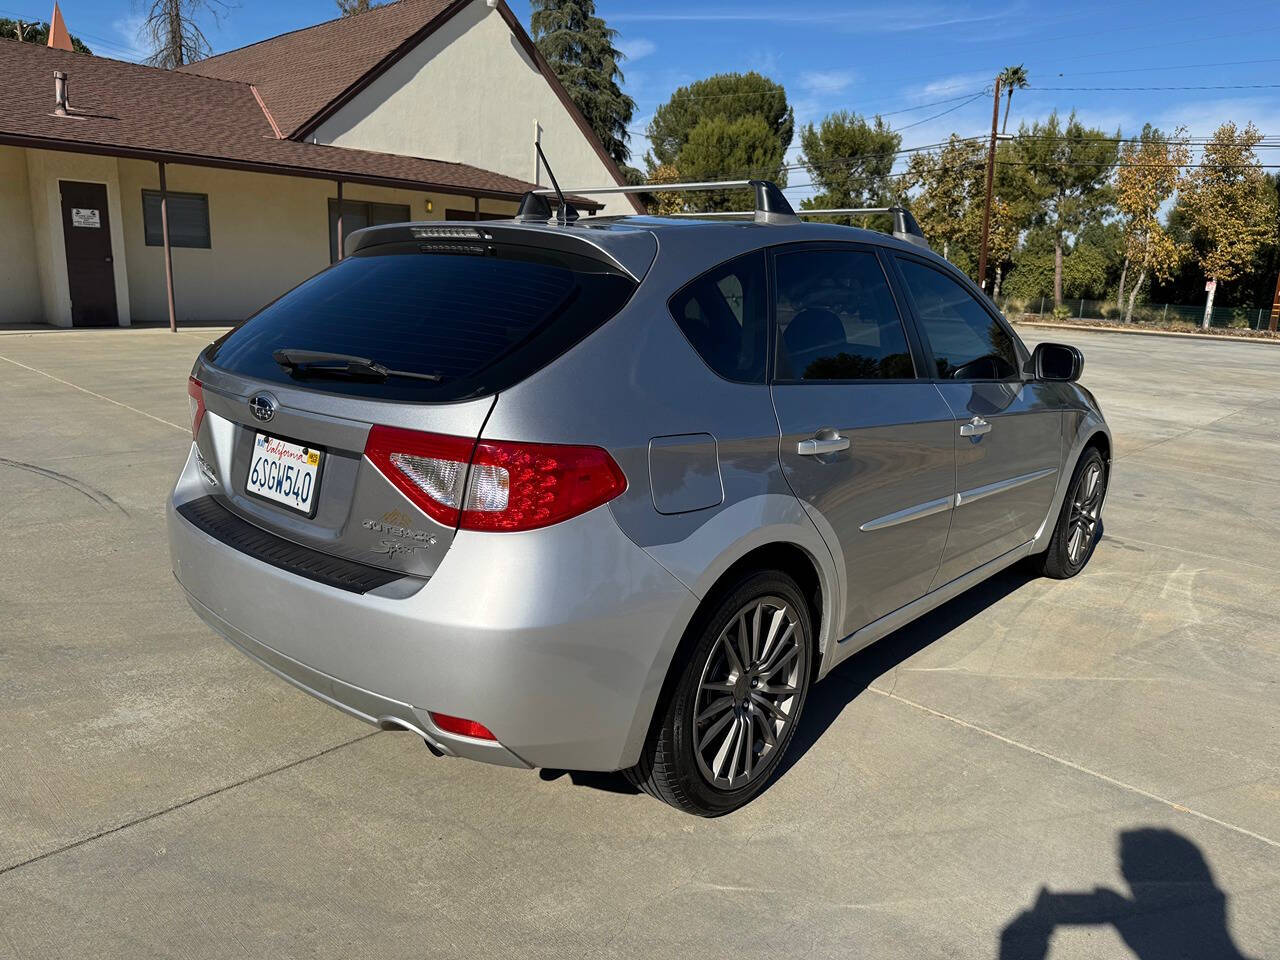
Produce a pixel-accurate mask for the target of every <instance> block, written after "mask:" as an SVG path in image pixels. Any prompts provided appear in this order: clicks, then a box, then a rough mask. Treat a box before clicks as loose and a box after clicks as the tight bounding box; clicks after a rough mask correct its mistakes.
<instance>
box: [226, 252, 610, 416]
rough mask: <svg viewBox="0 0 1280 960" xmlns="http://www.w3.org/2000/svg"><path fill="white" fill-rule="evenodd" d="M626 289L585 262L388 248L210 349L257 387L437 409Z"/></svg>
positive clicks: (537, 357) (342, 268) (554, 341)
mask: <svg viewBox="0 0 1280 960" xmlns="http://www.w3.org/2000/svg"><path fill="white" fill-rule="evenodd" d="M635 287H636V283H635V281H634V280H632V279H631V278H630V277H628V276H626V275H625V274H623V273H622V272H621V271H619V270H618V269H617V268H615V267H613V266H611V265H609V264H606V263H603V262H600V261H597V260H593V259H591V258H589V257H585V256H578V255H576V254H569V253H563V252H560V251H552V250H545V249H541V248H534V247H521V246H515V245H509V244H506V245H504V244H492V243H487V244H475V245H474V246H472V245H465V244H447V245H446V244H440V243H396V244H386V245H383V246H378V247H374V248H372V249H369V250H365V251H361V252H359V253H357V254H355V255H354V256H351V257H348V258H347V259H345V260H342V261H340V262H339V263H336V264H334V265H333V266H332V267H330V268H329V269H327V270H325V271H324V272H322V273H319V274H317V275H316V276H314V277H312V278H311V279H310V280H307V281H306V282H305V283H303V284H302V285H301V286H299V287H296V288H295V289H293V290H292V291H290V292H289V293H287V294H285V295H284V296H283V297H281V298H280V299H279V300H276V301H275V302H274V303H272V304H271V305H270V306H268V307H266V308H265V309H263V310H261V311H260V312H259V313H257V314H256V315H255V316H253V317H252V318H250V319H249V320H247V321H246V322H245V323H244V324H242V325H241V326H239V327H237V328H236V329H235V330H233V331H231V333H229V334H227V335H226V336H225V337H223V338H222V339H221V340H219V341H218V342H217V343H215V344H214V345H213V347H212V348H211V350H210V352H209V353H208V354H207V355H206V358H205V359H206V360H208V361H209V362H211V363H213V364H214V365H215V366H217V367H218V368H219V369H222V370H226V371H229V372H231V373H238V374H242V375H244V376H246V377H253V378H255V379H259V380H268V381H274V382H276V383H290V384H294V385H297V386H301V387H309V388H311V389H316V390H324V391H326V392H330V393H346V394H351V395H355V396H361V397H373V398H378V399H389V400H409V401H435V402H439V401H446V400H460V399H465V398H467V397H474V396H482V395H484V394H488V393H493V392H496V391H498V390H504V389H506V388H507V387H509V386H512V385H513V384H515V383H517V382H519V381H520V380H522V379H524V378H525V377H527V376H529V375H530V374H531V373H533V372H534V371H535V370H538V369H540V368H541V367H543V366H545V365H546V364H548V363H550V362H551V361H552V360H554V359H555V358H556V357H558V356H560V355H561V354H562V353H564V352H565V351H566V350H568V349H569V347H571V346H573V344H575V343H577V342H578V341H579V340H581V339H582V338H583V337H585V336H586V335H587V334H588V333H590V332H591V331H592V330H594V329H595V328H596V327H598V326H600V325H601V324H602V323H604V322H605V321H606V320H608V319H609V318H610V317H612V316H613V315H614V314H615V313H617V312H618V311H619V310H620V309H621V308H622V307H623V305H624V304H625V303H626V302H627V300H628V299H629V298H630V296H631V294H632V293H633V292H634V291H635ZM280 349H292V350H306V351H318V352H323V353H339V354H348V355H352V356H357V357H363V358H366V359H369V360H373V361H376V362H377V363H380V364H382V365H383V366H385V367H388V368H390V369H392V370H399V371H407V372H410V373H418V374H429V375H432V376H438V377H439V380H438V381H430V380H422V379H413V378H407V377H396V376H392V377H390V378H388V379H386V380H376V379H370V378H364V379H359V378H347V377H341V378H340V377H336V376H321V375H317V374H315V373H312V374H309V375H304V374H291V373H289V372H287V371H286V370H284V369H283V368H282V367H280V366H279V365H278V364H277V363H276V362H275V361H274V360H273V359H272V353H273V352H274V351H276V350H280Z"/></svg>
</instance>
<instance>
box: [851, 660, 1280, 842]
mask: <svg viewBox="0 0 1280 960" xmlns="http://www.w3.org/2000/svg"><path fill="white" fill-rule="evenodd" d="M867 689H868V690H869V691H871V692H872V693H878V694H879V695H880V696H882V697H887V698H888V699H890V700H896V701H897V702H898V703H902V704H905V705H906V706H908V707H912V708H914V709H916V710H921V711H923V712H925V713H928V714H932V715H933V716H935V717H939V718H941V719H943V720H948V721H950V722H951V723H954V724H956V725H957V726H961V727H964V728H965V729H966V730H972V731H974V732H975V733H980V734H982V735H984V736H987V737H991V738H992V739H994V740H999V741H1000V742H1001V743H1003V744H1006V745H1008V746H1011V747H1016V748H1017V749H1019V750H1025V751H1026V752H1027V753H1031V754H1035V755H1036V756H1037V757H1041V758H1043V759H1045V760H1052V761H1053V762H1054V763H1058V764H1061V765H1062V766H1064V767H1068V768H1070V769H1072V770H1075V771H1076V772H1078V773H1083V774H1087V775H1088V776H1091V777H1094V778H1096V779H1098V780H1101V781H1103V782H1104V783H1109V784H1111V785H1112V786H1113V787H1119V788H1120V789H1121V790H1127V791H1129V792H1130V793H1136V794H1138V795H1139V796H1141V797H1145V798H1146V799H1148V800H1154V801H1155V802H1156V803H1161V804H1164V805H1165V806H1166V807H1169V808H1170V809H1173V810H1176V811H1178V812H1179V813H1185V814H1187V815H1188V816H1192V817H1196V818H1197V819H1199V820H1204V821H1206V822H1208V823H1212V824H1214V825H1215V826H1219V827H1222V828H1223V829H1225V830H1230V831H1232V832H1233V833H1238V834H1241V835H1242V836H1246V837H1250V838H1251V839H1253V840H1258V841H1260V842H1261V843H1265V844H1266V845H1267V846H1269V847H1275V848H1276V849H1278V850H1280V840H1273V839H1272V838H1270V837H1265V836H1263V835H1262V834H1260V833H1255V832H1254V831H1252V830H1249V829H1247V828H1245V827H1242V826H1240V825H1238V824H1235V823H1230V822H1228V821H1226V820H1221V819H1219V818H1218V817H1215V816H1212V815H1211V814H1208V813H1204V812H1203V811H1200V810H1196V809H1193V808H1192V807H1188V806H1186V805H1185V804H1181V803H1178V802H1177V801H1176V800H1170V799H1169V798H1168V797H1162V796H1160V795H1159V794H1158V793H1152V792H1151V791H1150V790H1144V789H1142V788H1141V787H1138V786H1134V785H1133V784H1131V783H1125V782H1124V781H1123V780H1117V779H1116V778H1115V777H1109V776H1107V775H1106V774H1105V773H1101V772H1100V771H1097V770H1093V769H1091V768H1089V767H1086V766H1084V765H1083V764H1079V763H1076V762H1075V761H1073V760H1068V759H1066V758H1065V757H1059V756H1057V755H1056V754H1052V753H1049V752H1048V751H1045V750H1041V749H1040V748H1039V747H1033V746H1031V744H1029V743H1023V742H1022V741H1020V740H1014V739H1013V738H1012V737H1006V736H1004V735H1003V734H999V733H996V732H995V731H994V730H988V729H987V728H986V727H983V726H979V725H978V724H976V723H970V722H969V721H968V720H962V719H960V718H959V717H956V716H952V715H951V714H949V713H943V712H942V711H941V710H935V709H933V707H926V706H925V705H924V704H923V703H917V702H916V701H914V700H910V699H908V698H906V697H903V696H900V695H898V694H896V693H893V692H892V691H888V690H881V689H880V688H878V687H876V686H874V685H873V686H869V687H867Z"/></svg>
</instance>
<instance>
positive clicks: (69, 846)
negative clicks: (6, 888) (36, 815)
mask: <svg viewBox="0 0 1280 960" xmlns="http://www.w3.org/2000/svg"><path fill="white" fill-rule="evenodd" d="M381 732H382V731H380V730H373V731H371V732H369V733H365V734H361V735H360V736H358V737H354V738H352V739H351V740H344V741H343V742H342V743H336V744H334V745H333V746H331V747H325V748H324V749H323V750H319V751H317V752H315V753H311V754H308V755H307V756H305V757H299V758H298V759H296V760H290V761H289V762H288V763H284V764H281V765H280V766H278V767H272V768H271V769H270V770H263V771H262V772H261V773H255V774H254V775H253V776H251V777H245V778H244V779H242V780H236V781H234V782H233V783H225V784H223V785H222V786H220V787H215V788H214V789H212V790H206V791H205V792H204V793H201V794H199V795H198V796H194V797H188V798H187V799H186V800H181V801H179V802H178V803H175V804H172V805H171V806H168V807H165V808H164V809H162V810H154V811H152V812H151V813H147V814H144V815H142V816H140V817H135V818H134V819H132V820H128V821H126V822H125V823H121V824H117V825H116V826H114V827H108V828H107V829H105V830H99V831H98V832H97V833H94V834H90V835H89V836H87V837H81V838H80V839H78V840H72V841H71V842H70V843H64V844H63V845H62V846H60V847H55V848H54V849H52V850H46V851H44V853H38V854H36V855H35V856H34V857H29V858H27V859H26V860H22V861H20V862H18V863H11V864H9V865H8V866H4V867H0V877H2V876H4V875H5V874H7V873H12V872H13V871H14V870H19V869H21V868H22V867H29V866H31V865H32V864H34V863H39V862H41V861H42V860H48V859H49V858H50V857H56V856H58V855H59V854H61V853H66V852H68V851H69V850H75V849H76V848H78V847H83V846H85V845H86V844H89V843H93V842H94V841H96V840H101V839H103V838H104V837H109V836H111V835H113V834H116V833H120V832H122V831H124V830H128V829H130V828H132V827H137V826H140V825H141V824H144V823H147V822H149V821H151V820H156V819H158V818H160V817H163V816H166V815H167V814H170V813H173V812H174V811H176V810H181V809H183V808H184V807H189V806H191V805H192V804H194V803H199V802H200V801H201V800H208V799H209V798H210V797H216V796H218V795H219V794H222V793H227V792H228V791H230V790H235V789H236V788H238V787H243V786H247V785H248V784H251V783H257V782H258V781H259V780H265V779H266V778H267V777H270V776H274V775H275V774H277V773H283V772H284V771H286V770H292V769H293V768H294V767H300V766H302V765H303V764H304V763H309V762H310V761H312V760H318V759H320V758H321V757H325V756H328V755H329V754H331V753H335V752H336V751H338V750H341V749H343V748H344V747H349V746H351V745H353V744H356V743H360V742H361V741H363V740H368V739H369V738H370V737H376V736H377V735H378V734H379V733H381Z"/></svg>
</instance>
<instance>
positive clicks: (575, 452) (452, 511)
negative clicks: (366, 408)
mask: <svg viewBox="0 0 1280 960" xmlns="http://www.w3.org/2000/svg"><path fill="white" fill-rule="evenodd" d="M364 452H365V456H367V457H368V458H369V459H370V461H372V462H373V464H374V465H375V466H376V467H377V468H378V469H379V470H381V471H382V473H383V474H384V475H385V476H386V477H387V479H389V480H390V481H391V482H392V483H394V484H395V485H396V487H397V488H399V490H400V491H401V492H402V493H404V495H405V496H407V497H408V498H409V499H410V500H412V501H413V502H414V503H415V504H417V505H418V506H419V507H420V508H421V509H422V510H423V511H424V512H425V513H426V514H427V515H428V516H429V517H431V518H432V519H433V520H435V521H436V522H438V523H442V524H444V525H446V526H454V525H457V526H459V527H460V528H461V529H463V530H498V531H516V530H534V529H537V528H538V527H548V526H551V525H552V524H553V523H560V522H561V521H562V520H568V519H570V518H571V517H576V516H578V514H581V513H586V512H587V511H588V510H591V509H592V508H594V507H598V506H600V505H601V504H602V503H607V502H608V501H610V500H612V499H613V498H614V497H616V496H617V495H618V494H620V493H622V491H623V490H625V489H626V488H627V480H626V477H625V476H623V473H622V471H621V470H620V469H619V468H618V465H617V464H616V463H615V462H614V460H613V458H612V457H611V456H609V454H608V452H607V451H605V450H601V449H600V448H599V447H585V446H569V445H564V444H549V443H516V442H513V441H509V440H485V441H481V442H480V443H475V442H473V441H471V440H467V439H465V438H463V437H448V436H441V435H439V434H434V433H419V432H417V431H415V430H402V429H400V428H398V427H373V428H372V429H371V430H370V431H369V439H368V441H367V442H366V443H365V450H364ZM468 466H469V467H470V470H469V471H468Z"/></svg>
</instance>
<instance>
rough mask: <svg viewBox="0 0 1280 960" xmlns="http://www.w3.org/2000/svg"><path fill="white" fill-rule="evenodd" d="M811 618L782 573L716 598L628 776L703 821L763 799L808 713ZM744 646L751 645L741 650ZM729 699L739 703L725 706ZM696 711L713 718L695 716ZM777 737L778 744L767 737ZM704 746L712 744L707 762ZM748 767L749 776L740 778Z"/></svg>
mask: <svg viewBox="0 0 1280 960" xmlns="http://www.w3.org/2000/svg"><path fill="white" fill-rule="evenodd" d="M755 610H759V611H760V614H759V615H758V616H757V614H756V613H755V612H754V611H755ZM778 616H781V620H780V621H779V625H778V627H777V630H776V632H772V631H770V630H769V626H770V625H771V624H773V623H774V622H775V618H776V617H778ZM810 621H811V616H810V612H809V606H808V604H807V603H806V602H805V599H804V595H803V594H802V593H801V591H800V588H799V587H798V586H797V585H796V582H795V581H794V580H793V579H792V578H791V577H789V576H787V575H786V574H785V573H782V572H780V571H776V570H770V571H762V572H757V573H750V574H746V575H744V577H743V578H742V579H741V580H739V581H738V582H737V583H736V584H734V585H732V586H730V587H728V589H726V590H723V591H719V592H718V593H717V594H716V595H715V596H714V597H710V598H708V600H707V602H706V603H704V606H703V608H702V609H701V610H700V611H699V615H698V616H696V617H695V618H694V621H693V623H692V624H690V627H689V631H690V632H689V634H688V635H687V637H686V640H687V641H689V642H687V643H686V644H683V645H682V648H683V649H685V650H687V653H686V654H685V655H684V656H682V658H681V659H680V661H678V662H677V663H676V664H674V665H673V667H672V669H673V670H679V671H680V673H679V674H678V675H677V676H675V677H674V678H673V679H674V684H673V685H672V686H671V688H670V691H669V693H668V695H667V696H666V697H665V700H664V701H663V702H660V703H659V705H658V715H657V716H656V717H655V718H654V723H653V727H652V728H651V730H650V733H649V739H648V740H647V742H646V743H645V746H644V750H643V751H642V753H641V756H640V762H639V763H638V764H637V765H636V766H634V767H632V768H631V769H630V770H627V771H625V773H626V777H627V779H628V780H630V782H631V783H632V784H633V785H635V786H636V787H638V788H639V789H641V790H643V791H645V792H646V793H648V794H650V795H651V796H653V797H656V798H657V799H659V800H662V801H664V802H665V803H669V804H671V805H672V806H673V807H676V808H678V809H680V810H684V811H686V812H687V813H693V814H697V815H699V816H703V817H718V816H721V815H723V814H726V813H731V812H732V811H734V810H737V809H738V808H739V807H741V806H743V805H744V804H746V803H748V802H750V801H751V800H752V799H753V798H754V797H756V796H757V795H758V794H759V793H760V792H761V791H762V790H764V789H765V787H766V786H768V784H769V781H770V779H771V778H772V777H773V774H774V773H775V772H776V770H777V767H778V763H779V762H780V761H781V759H782V756H783V755H784V754H785V753H786V750H787V747H788V746H790V744H791V740H792V738H793V737H794V735H795V731H796V727H797V725H798V723H799V720H800V714H801V712H802V711H803V709H804V702H805V698H806V696H807V694H808V688H809V683H810V680H811V678H812V674H813V664H814V642H813V628H812V625H811V622H810ZM743 642H745V644H746V646H745V647H744V646H740V645H737V644H740V643H743ZM770 644H772V646H770ZM793 646H794V648H795V652H794V653H792V652H791V650H792V647H793ZM744 650H745V651H746V652H747V653H748V654H750V655H751V662H750V663H747V659H748V658H747V657H745V656H743V655H742V654H743V651H744ZM757 650H758V651H759V655H758V656H757V654H756V652H755V651H757ZM731 658H732V659H731ZM735 664H736V665H737V667H738V672H737V673H736V676H737V678H738V679H737V680H734V679H733V678H734V677H735V671H734V669H733V665H735ZM722 671H726V672H723V673H722ZM787 691H791V692H790V693H788V692H787ZM774 698H779V699H777V700H776V701H775V699H774ZM782 698H785V699H782ZM725 700H732V703H730V704H729V705H728V706H725V705H724V703H723V701H725ZM766 701H769V702H774V704H775V708H777V709H776V710H775V709H772V708H767V704H766ZM695 707H697V708H699V711H698V712H699V713H700V714H701V715H702V716H703V717H707V719H702V718H701V717H699V716H696V715H695ZM712 711H717V712H715V713H713V712H712ZM781 716H785V718H786V719H785V720H783V719H779V717H781ZM770 731H772V738H773V740H774V742H773V743H767V742H766V740H765V738H766V737H768V736H770ZM731 738H733V742H732V744H730V739H731ZM698 740H701V741H703V742H704V743H706V744H707V745H706V746H705V747H704V748H703V751H702V753H701V755H700V753H699V751H698V749H697V742H696V741H698ZM717 746H718V750H717ZM739 770H742V771H744V772H743V773H742V774H741V776H740V777H738V779H736V780H735V772H736V771H739ZM717 771H719V773H720V776H719V777H717V775H716V774H717Z"/></svg>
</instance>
